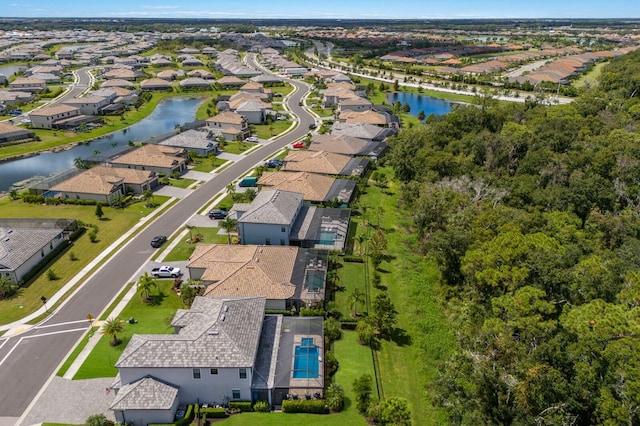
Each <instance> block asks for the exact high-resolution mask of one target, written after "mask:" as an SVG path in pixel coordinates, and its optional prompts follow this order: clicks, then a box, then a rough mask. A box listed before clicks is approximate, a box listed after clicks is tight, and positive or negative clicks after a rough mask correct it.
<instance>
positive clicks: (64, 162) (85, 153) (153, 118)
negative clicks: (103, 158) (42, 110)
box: [0, 98, 202, 191]
mask: <svg viewBox="0 0 640 426" xmlns="http://www.w3.org/2000/svg"><path fill="white" fill-rule="evenodd" d="M201 102H202V99H196V98H170V99H168V100H166V101H163V102H162V103H160V104H159V105H158V107H157V108H156V109H155V110H154V112H153V113H152V114H151V115H149V116H148V117H147V118H145V119H143V120H142V121H140V122H138V123H136V124H134V125H133V126H131V127H129V128H127V129H124V130H120V131H118V132H115V133H112V134H110V135H108V136H104V137H101V138H99V139H96V140H94V141H92V142H90V143H88V144H86V145H77V146H75V147H73V148H71V149H69V150H66V151H61V152H55V153H52V152H46V153H41V154H39V155H36V156H33V157H29V158H23V159H20V160H16V161H10V162H6V163H0V191H7V190H9V188H10V187H11V185H12V184H14V183H15V182H20V181H23V180H25V179H30V178H32V177H34V176H49V175H51V174H54V173H58V172H61V171H63V170H67V169H69V168H71V167H73V166H74V162H73V160H74V159H75V158H78V157H80V158H85V157H89V156H91V155H95V154H96V153H97V152H106V151H108V150H109V149H111V148H113V147H115V146H119V145H126V144H128V143H129V141H132V142H140V141H144V140H146V139H149V138H150V137H152V136H158V135H161V134H163V133H166V132H168V131H171V130H173V129H174V128H175V126H176V125H181V124H185V123H190V122H192V121H194V119H195V114H196V110H197V109H198V106H199V105H200V103H201Z"/></svg>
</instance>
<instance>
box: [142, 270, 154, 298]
mask: <svg viewBox="0 0 640 426" xmlns="http://www.w3.org/2000/svg"><path fill="white" fill-rule="evenodd" d="M154 287H158V284H156V280H155V278H153V276H151V275H149V273H148V272H145V273H144V275H142V276H141V277H140V280H139V281H138V289H139V290H140V294H141V295H143V296H144V298H143V300H144V301H145V302H148V301H149V300H151V296H150V295H149V290H151V289H152V288H154Z"/></svg>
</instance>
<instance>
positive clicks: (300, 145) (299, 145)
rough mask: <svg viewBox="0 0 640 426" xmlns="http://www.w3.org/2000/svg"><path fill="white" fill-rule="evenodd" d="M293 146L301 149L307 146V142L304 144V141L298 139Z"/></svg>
mask: <svg viewBox="0 0 640 426" xmlns="http://www.w3.org/2000/svg"><path fill="white" fill-rule="evenodd" d="M292 146H293V147H294V148H296V149H300V148H304V147H305V144H304V142H302V141H298V142H296V143H294V144H293V145H292Z"/></svg>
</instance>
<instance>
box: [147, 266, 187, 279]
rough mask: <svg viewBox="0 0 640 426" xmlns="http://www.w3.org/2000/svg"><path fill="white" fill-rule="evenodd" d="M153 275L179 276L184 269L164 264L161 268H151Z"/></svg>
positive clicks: (161, 276) (158, 276)
mask: <svg viewBox="0 0 640 426" xmlns="http://www.w3.org/2000/svg"><path fill="white" fill-rule="evenodd" d="M151 275H153V276H154V277H156V278H177V277H179V276H180V275H182V271H181V270H180V268H176V267H173V266H167V265H163V266H161V267H159V268H153V269H152V270H151Z"/></svg>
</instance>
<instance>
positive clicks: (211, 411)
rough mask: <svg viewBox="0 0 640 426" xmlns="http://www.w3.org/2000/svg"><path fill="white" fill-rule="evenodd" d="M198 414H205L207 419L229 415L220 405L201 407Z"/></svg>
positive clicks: (222, 417)
mask: <svg viewBox="0 0 640 426" xmlns="http://www.w3.org/2000/svg"><path fill="white" fill-rule="evenodd" d="M200 415H201V416H205V417H206V418H208V419H224V418H226V417H229V416H228V415H227V412H226V410H225V409H224V408H222V407H219V408H214V407H211V408H201V409H200Z"/></svg>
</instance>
